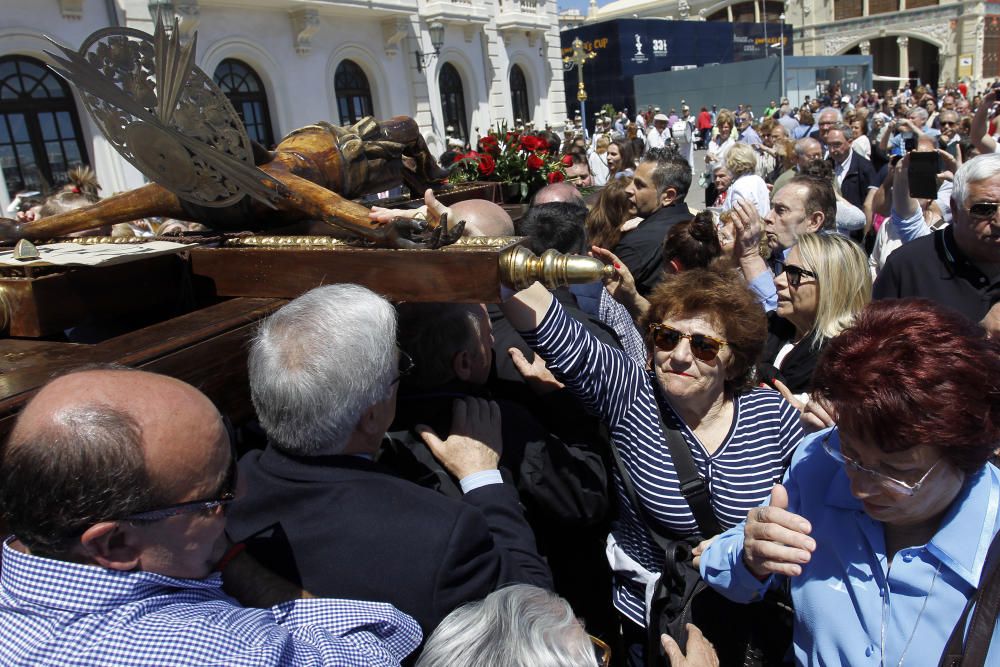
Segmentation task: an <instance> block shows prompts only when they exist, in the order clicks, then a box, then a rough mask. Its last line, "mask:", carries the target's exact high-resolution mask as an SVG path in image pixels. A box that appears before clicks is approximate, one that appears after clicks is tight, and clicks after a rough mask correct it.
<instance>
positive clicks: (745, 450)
mask: <svg viewBox="0 0 1000 667" xmlns="http://www.w3.org/2000/svg"><path fill="white" fill-rule="evenodd" d="M522 336H523V337H524V339H525V341H526V342H527V343H528V345H530V346H531V347H532V348H533V349H534V350H535V351H536V352H538V353H539V354H540V355H541V356H542V358H543V359H545V361H546V363H547V364H548V366H549V369H550V370H552V372H553V373H554V374H555V375H556V376H557V377H558V378H559V379H560V380H561V381H563V382H564V383H565V384H566V386H567V387H568V388H569V389H570V390H571V391H573V392H574V393H575V394H576V395H577V396H578V397H579V398H580V399H581V400H582V401H583V402H584V404H585V405H586V406H587V408H588V409H589V410H591V411H593V412H594V413H595V414H597V415H598V416H600V417H601V418H602V419H603V420H604V421H605V422H606V423H607V425H608V428H609V429H610V431H611V437H612V439H613V440H614V442H615V445H616V446H617V447H618V449H619V451H620V452H621V457H622V461H623V462H624V464H625V467H626V469H627V470H628V472H629V475H631V477H632V480H633V483H634V485H635V490H636V494H637V495H638V497H639V500H640V502H642V503H643V505H644V506H645V508H646V511H647V513H648V515H650V516H652V517H653V518H654V519H655V520H657V521H659V522H660V523H661V524H662V525H663V526H664V527H665V528H666V529H667V530H668V531H670V532H672V533H674V534H676V535H678V536H685V535H691V534H694V533H696V532H698V526H697V523H696V522H695V519H694V516H693V515H692V513H691V510H690V508H689V507H688V504H687V501H685V500H684V497H683V496H682V495H681V492H680V486H679V483H678V480H677V475H676V473H675V471H674V466H673V463H672V461H671V457H670V451H669V449H668V447H667V443H666V440H665V439H664V435H663V429H662V428H661V426H660V419H659V416H658V414H657V403H658V402H657V399H656V395H657V394H658V393H659V392H654V390H653V387H654V385H653V383H654V382H656V377H655V375H654V374H653V373H652V372H651V371H646V370H644V369H643V367H642V366H640V365H639V364H638V363H636V362H635V361H634V360H632V359H630V358H628V357H627V356H626V355H625V354H623V353H622V352H621V351H620V350H615V349H612V348H611V347H608V346H607V345H604V344H603V343H601V342H600V341H598V340H597V339H595V338H594V337H593V336H591V335H590V334H589V333H588V332H587V330H586V329H584V328H583V327H582V326H581V325H580V324H579V323H577V322H576V321H574V320H573V319H572V318H570V317H568V316H567V315H566V314H565V312H564V311H563V310H562V307H561V306H560V305H559V304H558V303H557V302H556V301H555V300H553V302H552V306H551V307H550V308H549V310H548V312H547V313H546V314H545V317H544V318H543V320H542V323H541V325H540V326H539V327H538V328H537V329H536V330H534V331H530V332H523V333H522ZM659 406H660V409H661V410H662V414H663V420H664V421H665V422H666V423H667V425H668V427H671V428H677V429H679V430H680V432H681V433H682V434H683V436H684V440H685V441H686V442H687V444H688V447H690V449H691V453H692V455H693V457H694V461H695V464H696V465H697V467H698V472H699V473H700V474H701V476H702V478H704V479H706V480H708V486H709V490H710V492H711V498H712V499H711V502H712V507H713V509H714V510H715V515H716V517H717V518H718V520H719V523H720V524H721V525H722V528H723V529H724V530H725V529H727V528H730V527H732V526H734V525H736V524H737V523H739V522H740V521H742V520H743V519H745V518H746V515H747V512H748V511H750V510H751V509H752V508H754V507H756V506H758V505H760V504H761V503H762V502H763V501H764V500H765V499H766V498H767V497H768V495H769V494H770V491H771V487H772V486H773V485H774V483H775V482H777V481H779V480H780V479H781V475H782V473H783V471H784V469H785V468H786V467H787V464H788V462H789V461H790V459H791V456H792V452H793V450H794V449H795V446H796V445H797V444H798V443H799V441H800V440H801V439H802V429H801V426H800V425H799V413H798V411H797V410H795V408H793V407H792V406H791V405H790V404H789V403H788V402H786V401H785V400H784V399H783V398H782V397H781V395H780V394H779V393H778V392H776V391H773V390H771V389H754V390H752V391H749V392H746V393H743V394H739V395H737V396H736V397H735V399H734V414H733V426H732V427H731V429H730V431H729V433H728V434H727V435H726V439H725V440H724V441H723V443H722V445H721V446H720V447H719V448H718V449H717V450H716V451H715V453H714V454H712V455H709V454H708V453H707V452H706V451H705V449H704V447H703V446H702V445H701V443H700V442H699V441H698V439H697V438H696V437H695V435H694V434H693V433H692V432H691V430H690V429H688V428H687V426H685V425H684V423H683V422H682V421H681V420H680V418H679V417H678V416H677V414H676V413H675V412H674V411H673V409H672V408H671V407H670V406H669V405H668V404H667V403H665V402H662V401H661V402H659ZM615 485H616V487H617V489H618V497H619V500H620V501H621V507H622V510H621V516H620V517H619V520H618V521H617V522H616V524H615V526H614V528H613V530H612V532H613V533H614V536H615V539H616V540H617V542H618V544H619V545H620V546H621V547H622V549H624V550H625V553H627V554H628V555H629V556H630V557H631V558H632V559H634V560H635V561H637V562H638V563H640V564H641V565H642V566H643V567H645V568H646V569H647V570H649V571H651V572H659V571H660V569H661V568H662V566H663V554H662V553H660V550H659V548H658V547H657V546H656V543H655V542H654V541H653V539H652V538H651V537H650V535H649V533H648V531H647V530H646V528H645V526H643V525H642V522H641V521H640V520H639V518H638V516H637V515H636V513H635V511H634V510H633V509H632V507H631V506H630V504H629V501H628V498H627V497H626V495H625V492H624V489H623V487H622V485H621V480H620V479H619V476H618V474H617V471H616V473H615ZM644 599H645V597H644V592H643V588H642V587H641V586H639V585H638V584H635V583H633V582H630V581H628V580H625V579H623V578H616V580H615V590H614V602H615V607H617V608H618V610H619V611H621V612H622V613H623V614H625V615H626V616H627V617H628V618H630V619H631V620H632V621H634V622H635V623H638V624H639V625H640V626H645V624H646V622H645V601H644Z"/></svg>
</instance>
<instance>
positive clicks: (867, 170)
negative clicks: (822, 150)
mask: <svg viewBox="0 0 1000 667" xmlns="http://www.w3.org/2000/svg"><path fill="white" fill-rule="evenodd" d="M834 173H836V165H834ZM878 184H879V181H878V176H877V174H876V173H875V168H874V167H873V166H872V163H871V162H869V161H868V160H866V159H865V158H864V157H863V156H861V155H858V154H857V153H853V154H852V155H851V164H850V166H849V167H848V168H847V173H846V174H844V180H843V182H842V183H841V184H840V194H842V195H843V196H844V199H846V200H847V201H849V202H851V203H852V204H854V205H855V206H857V207H858V208H863V207H864V205H865V199H866V198H867V197H868V191H869V188H873V187H878Z"/></svg>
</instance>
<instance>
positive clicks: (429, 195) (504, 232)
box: [368, 189, 514, 236]
mask: <svg viewBox="0 0 1000 667" xmlns="http://www.w3.org/2000/svg"><path fill="white" fill-rule="evenodd" d="M445 213H447V214H448V224H449V225H455V224H458V223H459V222H460V221H461V222H464V223H465V229H464V230H463V231H462V236H513V235H514V221H513V220H511V218H510V214H509V213H507V211H505V210H503V208H502V207H500V206H497V205H496V204H494V203H493V202H491V201H487V200H485V199H467V200H465V201H460V202H458V203H456V204H452V205H451V206H445V205H444V204H442V203H441V202H440V201H438V199H437V197H435V196H434V191H433V190H430V189H428V190H427V191H426V192H424V205H423V206H421V207H420V208H413V209H398V208H384V207H382V206H373V207H372V210H371V212H370V213H369V215H368V217H370V218H371V219H372V220H374V221H376V222H382V223H388V222H391V221H392V220H393V219H394V218H411V219H426V220H430V221H432V222H434V223H435V224H437V222H438V221H439V220H440V219H441V216H442V215H443V214H445Z"/></svg>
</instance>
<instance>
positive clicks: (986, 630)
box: [938, 533, 1000, 667]
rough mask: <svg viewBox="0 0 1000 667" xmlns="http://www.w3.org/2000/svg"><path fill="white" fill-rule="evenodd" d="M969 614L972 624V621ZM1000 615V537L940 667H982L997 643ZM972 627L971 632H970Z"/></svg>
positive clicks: (950, 639)
mask: <svg viewBox="0 0 1000 667" xmlns="http://www.w3.org/2000/svg"><path fill="white" fill-rule="evenodd" d="M969 614H972V620H971V621H969ZM998 614H1000V533H997V535H996V536H994V537H993V542H992V543H991V544H990V550H989V551H988V552H987V554H986V563H985V564H984V565H983V573H982V575H981V576H980V577H979V586H978V587H976V592H975V593H973V594H972V597H971V598H969V601H968V602H967V603H966V605H965V610H964V611H963V612H962V615H961V616H960V617H959V619H958V623H956V624H955V628H954V629H953V630H952V631H951V637H949V638H948V643H946V644H945V646H944V653H942V654H941V661H940V662H939V663H938V667H980V666H981V665H985V664H986V653H987V652H988V651H989V649H990V642H991V641H992V640H993V628H995V627H996V624H997V616H998ZM966 625H968V632H966Z"/></svg>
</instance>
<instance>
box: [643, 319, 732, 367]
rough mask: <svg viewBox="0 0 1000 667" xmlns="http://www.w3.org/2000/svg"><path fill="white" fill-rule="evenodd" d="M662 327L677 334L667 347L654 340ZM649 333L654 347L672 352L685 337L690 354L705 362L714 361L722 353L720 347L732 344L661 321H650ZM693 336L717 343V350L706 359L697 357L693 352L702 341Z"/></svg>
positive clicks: (700, 345) (701, 344)
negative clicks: (676, 327) (685, 331)
mask: <svg viewBox="0 0 1000 667" xmlns="http://www.w3.org/2000/svg"><path fill="white" fill-rule="evenodd" d="M663 329H666V330H669V331H672V332H674V333H675V334H677V336H678V338H677V342H676V343H674V345H673V347H670V348H667V347H664V346H662V345H658V344H657V342H656V334H657V332H658V331H660V330H663ZM649 333H650V337H651V339H652V341H653V346H654V347H656V348H658V349H660V350H663V351H664V352H673V351H674V350H675V349H677V346H678V345H680V344H681V340H683V339H685V338H687V340H688V344H689V345H690V346H691V355H692V356H693V357H694V358H695V359H698V360H699V361H704V362H706V363H708V362H712V361H715V360H716V359H718V358H719V354H721V353H722V348H724V347H732V345H731V344H730V343H729V342H728V341H725V340H721V339H719V338H716V337H715V336H709V335H707V334H701V333H693V334H689V333H684V332H683V331H681V330H680V329H675V328H674V327H672V326H670V325H669V324H663V323H662V322H652V323H650V325H649ZM695 338H699V339H701V340H702V341H706V340H707V341H712V342H713V343H715V344H716V345H718V346H719V348H718V349H717V350H715V353H714V354H713V355H712V356H711V357H709V358H708V359H703V358H702V357H699V356H698V355H697V354H696V353H695V349H696V347H702V346H703V343H700V342H697V341H696V340H695ZM702 349H704V348H703V347H702Z"/></svg>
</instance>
